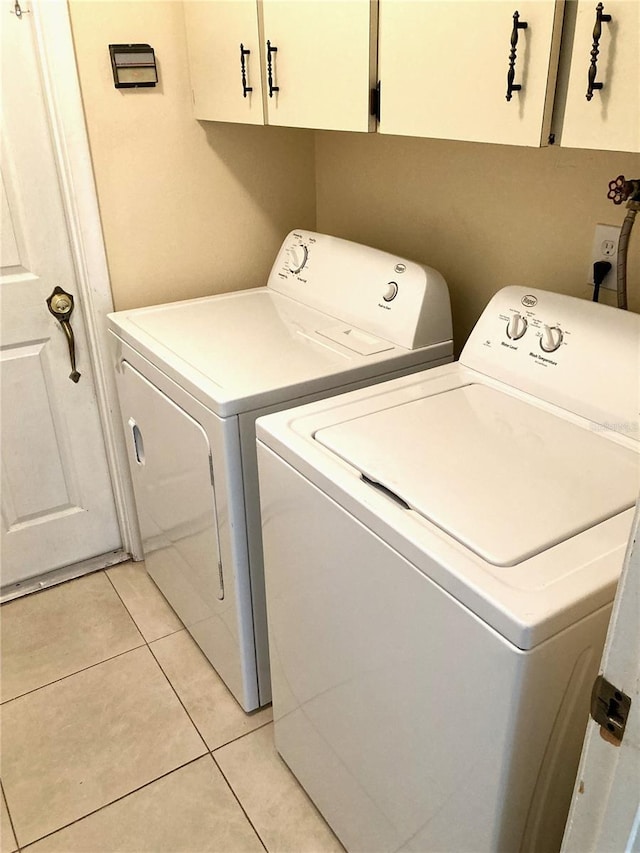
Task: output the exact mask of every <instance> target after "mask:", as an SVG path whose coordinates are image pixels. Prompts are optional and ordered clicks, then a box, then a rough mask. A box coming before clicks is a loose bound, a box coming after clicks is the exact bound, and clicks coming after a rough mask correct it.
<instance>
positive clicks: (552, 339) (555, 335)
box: [540, 326, 563, 352]
mask: <svg viewBox="0 0 640 853" xmlns="http://www.w3.org/2000/svg"><path fill="white" fill-rule="evenodd" d="M562 339H563V334H562V329H559V328H558V327H557V326H543V327H542V337H541V338H540V348H541V349H542V350H543V351H544V352H555V351H556V350H557V349H558V347H559V346H560V344H561V343H562Z"/></svg>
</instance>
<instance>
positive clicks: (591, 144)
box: [558, 0, 640, 152]
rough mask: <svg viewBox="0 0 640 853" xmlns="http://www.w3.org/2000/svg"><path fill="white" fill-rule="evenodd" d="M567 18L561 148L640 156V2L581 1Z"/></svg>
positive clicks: (572, 6)
mask: <svg viewBox="0 0 640 853" xmlns="http://www.w3.org/2000/svg"><path fill="white" fill-rule="evenodd" d="M567 13H568V14H567V21H566V26H565V41H566V53H564V54H563V63H564V67H563V71H564V72H565V74H566V75H567V76H568V79H564V80H563V81H562V85H561V86H560V87H559V89H558V107H559V119H558V125H559V127H561V136H560V143H561V145H564V146H567V147H569V148H598V149H602V150H610V151H636V152H639V151H640V2H638V0H603V2H601V3H600V2H596V0H579V1H578V3H577V6H576V4H575V3H569V4H568V9H567ZM563 76H564V75H563ZM563 110H564V116H562V111H563Z"/></svg>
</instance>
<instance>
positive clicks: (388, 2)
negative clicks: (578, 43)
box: [378, 0, 563, 146]
mask: <svg viewBox="0 0 640 853" xmlns="http://www.w3.org/2000/svg"><path fill="white" fill-rule="evenodd" d="M516 12H518V13H519V19H518V23H519V24H526V25H527V26H526V28H524V27H521V28H519V29H517V30H515V32H514V23H515V20H516V19H514V13H516ZM562 12H563V2H562V0H555V2H554V0H525V1H524V2H520V0H518V2H516V0H512V2H504V0H380V12H379V14H380V31H379V42H378V77H379V79H380V87H381V91H380V113H381V115H380V126H379V130H380V132H381V133H397V134H404V135H407V136H430V137H439V138H443V139H463V140H469V141H475V142H499V143H505V144H510V145H531V146H539V145H540V144H546V142H547V139H548V134H549V129H550V125H551V113H552V102H553V93H554V88H555V82H556V72H557V64H558V55H559V48H560V37H561V30H562ZM516 37H517V44H515V45H514V46H513V47H512V41H515V39H516ZM514 54H515V55H514ZM510 60H512V61H513V69H514V72H515V75H514V79H513V82H514V83H515V84H516V85H517V86H521V88H520V89H516V90H515V91H514V92H513V94H512V95H511V97H510V99H509V100H508V99H507V75H508V72H509V68H510Z"/></svg>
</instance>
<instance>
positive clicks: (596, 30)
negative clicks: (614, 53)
mask: <svg viewBox="0 0 640 853" xmlns="http://www.w3.org/2000/svg"><path fill="white" fill-rule="evenodd" d="M603 9H604V6H603V5H602V3H598V5H597V6H596V22H595V24H594V26H593V44H592V46H591V63H590V64H589V74H588V75H587V76H588V79H589V85H588V86H587V94H586V98H587V100H588V101H590V100H591V99H592V98H593V93H594V92H595V91H597V90H598V89H602V87H603V86H604V83H596V74H597V73H598V54H599V53H600V36H601V35H602V23H603V21H604V23H606V24H608V23H609V21H610V20H611V15H604V14H603Z"/></svg>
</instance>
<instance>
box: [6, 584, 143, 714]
mask: <svg viewBox="0 0 640 853" xmlns="http://www.w3.org/2000/svg"><path fill="white" fill-rule="evenodd" d="M45 591H46V590H43V592H45ZM143 639H144V638H143ZM145 645H146V644H145V643H144V642H143V643H141V644H140V645H139V646H132V647H131V648H130V649H125V650H124V651H122V652H118V654H117V655H111V657H108V658H105V659H104V660H99V661H96V662H95V663H90V664H89V665H88V666H83V667H80V669H77V670H75V671H74V672H70V673H68V674H67V675H61V676H60V678H54V680H53V681H48V682H47V683H46V684H41V685H40V686H39V687H34V688H33V690H27V691H26V693H20V695H19V696H12V697H11V699H5V700H4V701H3V702H2V703H1V706H2V707H4V706H5V705H9V704H10V703H11V702H16V701H17V700H18V699H24V697H25V696H31V695H32V693H37V692H38V690H44V689H45V688H47V687H51V686H52V685H54V684H60V682H61V681H66V680H67V679H68V678H73V676H74V675H80V673H81V672H88V671H89V670H90V669H95V667H97V666H101V665H102V664H103V663H109V661H112V660H117V659H118V658H121V657H122V656H123V655H128V654H130V653H131V652H135V651H137V650H138V649H142V648H143V647H144V646H145Z"/></svg>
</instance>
